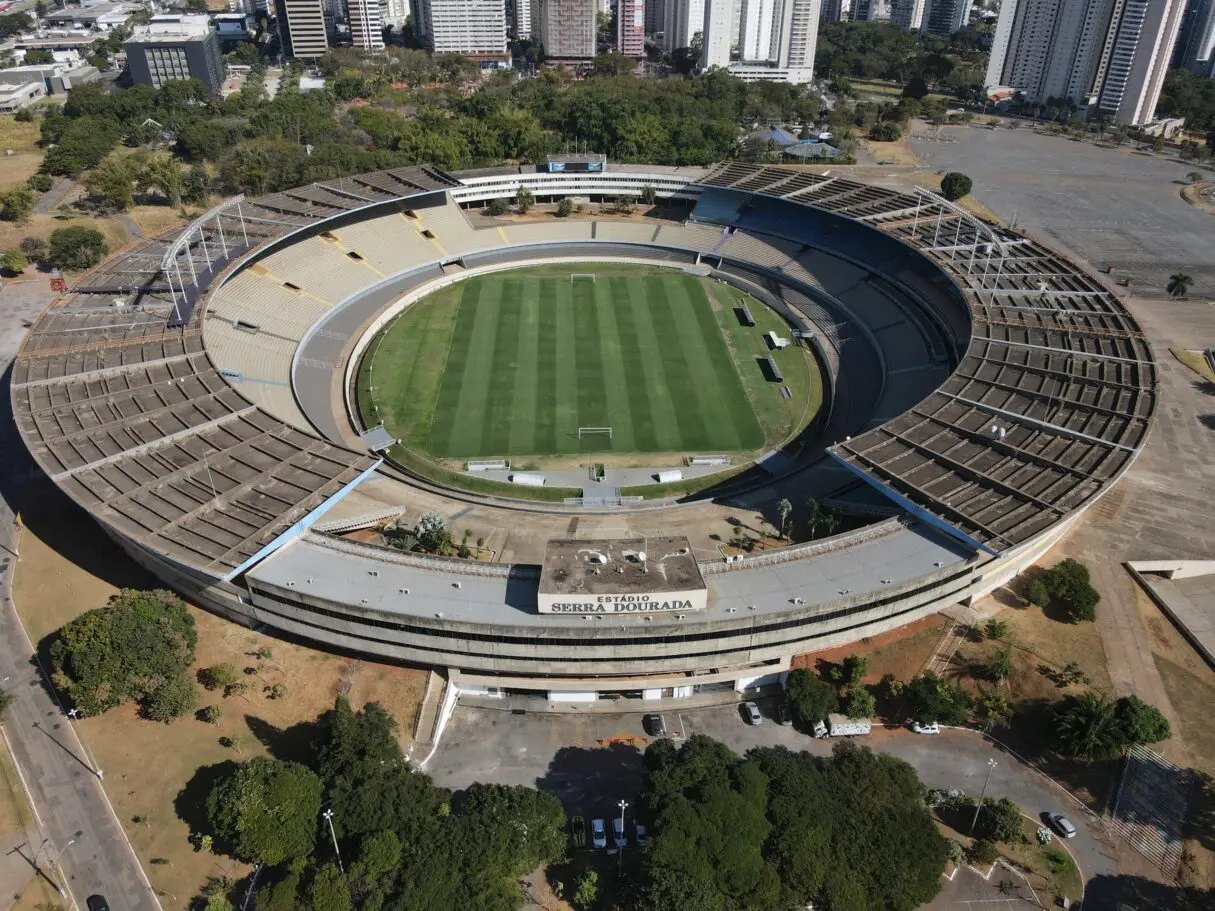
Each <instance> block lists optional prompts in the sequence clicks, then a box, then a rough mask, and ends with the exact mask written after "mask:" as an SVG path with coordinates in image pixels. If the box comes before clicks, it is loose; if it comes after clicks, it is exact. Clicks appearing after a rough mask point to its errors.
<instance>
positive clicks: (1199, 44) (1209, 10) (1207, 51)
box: [1173, 0, 1215, 76]
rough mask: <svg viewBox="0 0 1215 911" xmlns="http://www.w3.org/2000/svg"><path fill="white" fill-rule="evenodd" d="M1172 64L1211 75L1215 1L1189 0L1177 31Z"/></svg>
mask: <svg viewBox="0 0 1215 911" xmlns="http://www.w3.org/2000/svg"><path fill="white" fill-rule="evenodd" d="M1173 66H1175V67H1182V68H1184V69H1187V70H1189V71H1190V72H1192V73H1195V74H1197V75H1199V76H1210V75H1211V73H1212V67H1213V66H1215V0H1190V2H1189V4H1188V5H1187V7H1186V10H1185V16H1184V18H1183V19H1182V21H1181V29H1180V30H1179V32H1178V34H1177V45H1176V48H1175V49H1174V51H1173Z"/></svg>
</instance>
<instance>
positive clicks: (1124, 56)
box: [987, 0, 1184, 124]
mask: <svg viewBox="0 0 1215 911" xmlns="http://www.w3.org/2000/svg"><path fill="white" fill-rule="evenodd" d="M1183 12H1184V0H1004V4H1003V6H1002V7H1001V10H1000V19H999V22H998V23H997V26H996V34H995V38H994V41H993V44H992V52H991V59H990V62H989V65H988V70H987V84H988V86H993V87H994V86H1003V87H1008V88H1012V89H1015V90H1017V91H1019V92H1021V93H1023V94H1024V96H1025V97H1026V98H1027V99H1028V100H1030V101H1036V102H1040V101H1045V100H1046V99H1048V98H1067V99H1070V100H1071V101H1072V103H1073V104H1075V105H1077V107H1079V108H1086V109H1095V110H1099V111H1101V112H1102V113H1104V114H1106V115H1108V116H1110V117H1112V118H1114V119H1115V120H1117V121H1119V122H1122V123H1129V124H1142V123H1147V122H1149V121H1150V120H1151V119H1152V118H1153V117H1154V115H1155V110H1156V102H1157V101H1158V100H1159V98H1160V90H1161V88H1162V87H1163V85H1164V77H1165V74H1166V72H1167V71H1168V65H1169V60H1170V57H1171V54H1172V48H1173V44H1174V42H1175V41H1176V39H1177V33H1178V30H1179V29H1180V27H1181V20H1182V14H1183Z"/></svg>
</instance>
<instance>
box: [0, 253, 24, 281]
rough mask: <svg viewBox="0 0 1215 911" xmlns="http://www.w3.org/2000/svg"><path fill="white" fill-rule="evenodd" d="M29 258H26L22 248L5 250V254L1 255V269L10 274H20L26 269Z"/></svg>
mask: <svg viewBox="0 0 1215 911" xmlns="http://www.w3.org/2000/svg"><path fill="white" fill-rule="evenodd" d="M29 264H30V263H29V260H27V259H26V258H25V254H24V253H22V252H21V251H20V250H5V251H4V255H3V256H0V269H3V270H4V271H5V272H8V273H9V274H10V275H18V274H20V273H21V272H24V271H25V267H26V266H28V265H29Z"/></svg>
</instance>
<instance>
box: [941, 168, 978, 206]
mask: <svg viewBox="0 0 1215 911" xmlns="http://www.w3.org/2000/svg"><path fill="white" fill-rule="evenodd" d="M972 188H973V182H972V181H971V179H970V178H969V177H967V176H966V175H965V174H962V173H960V172H958V171H950V172H949V173H948V174H946V175H945V176H944V177H942V178H941V195H942V196H944V197H945V198H946V199H948V200H949V201H950V202H954V201H956V200H959V199H961V198H962V197H963V196H966V195H968V194H969V193H970V191H971V189H972Z"/></svg>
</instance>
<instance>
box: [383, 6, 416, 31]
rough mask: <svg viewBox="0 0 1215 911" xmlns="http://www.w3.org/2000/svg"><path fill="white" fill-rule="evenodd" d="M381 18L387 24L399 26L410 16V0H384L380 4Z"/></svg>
mask: <svg viewBox="0 0 1215 911" xmlns="http://www.w3.org/2000/svg"><path fill="white" fill-rule="evenodd" d="M380 18H381V19H382V20H383V22H384V24H385V25H391V26H394V27H397V28H399V27H400V26H402V25H404V24H405V21H406V20H407V19H408V18H409V0H384V2H383V3H381V4H380Z"/></svg>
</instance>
